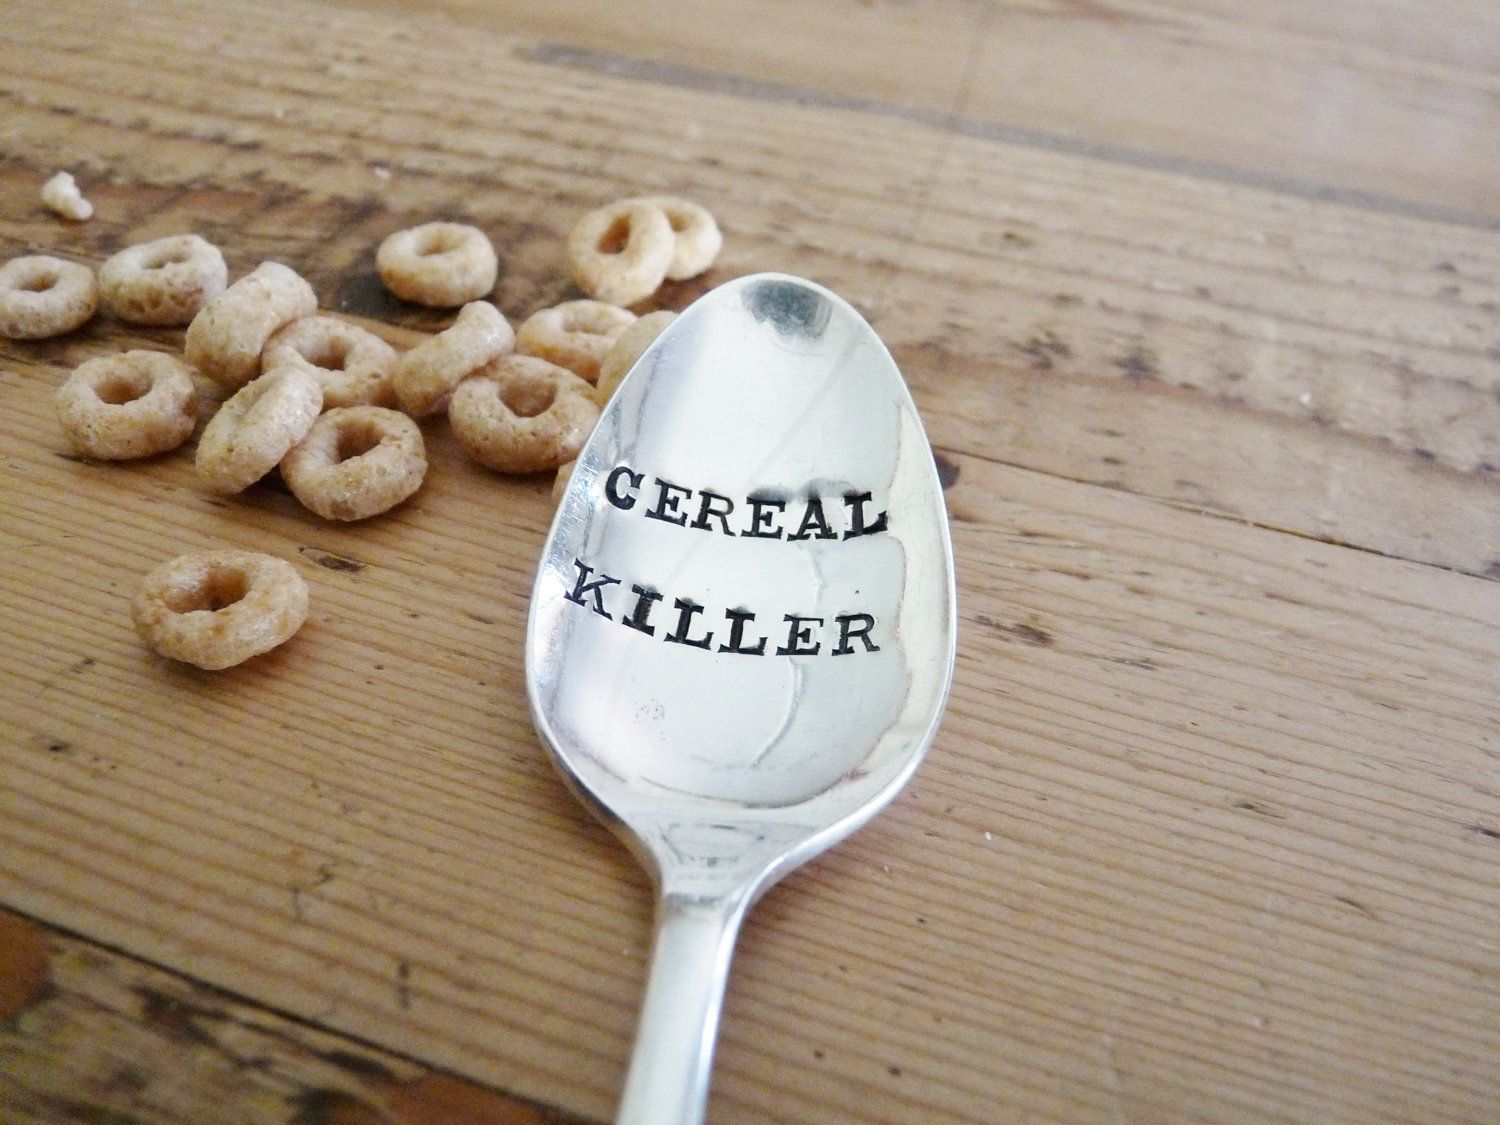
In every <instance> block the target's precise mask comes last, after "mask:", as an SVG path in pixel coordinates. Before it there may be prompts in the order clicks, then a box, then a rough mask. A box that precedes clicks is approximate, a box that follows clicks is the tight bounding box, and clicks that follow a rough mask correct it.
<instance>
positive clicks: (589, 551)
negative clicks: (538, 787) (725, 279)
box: [526, 274, 955, 1125]
mask: <svg viewBox="0 0 1500 1125" xmlns="http://www.w3.org/2000/svg"><path fill="white" fill-rule="evenodd" d="M954 634H955V628H954V591H953V553H952V546H951V544H950V541H949V537H948V521H947V515H946V512H945V511H944V507H943V497H942V492H941V489H940V487H939V485H938V479H937V473H936V471H935V468H934V464H933V458H932V453H931V450H930V448H929V446H928V444H927V439H926V436H925V435H924V434H923V431H922V424H921V422H920V421H919V420H918V418H917V413H916V409H915V408H914V407H913V405H912V401H911V396H910V395H909V394H908V393H907V390H906V385H905V383H903V382H902V379H901V374H900V372H899V371H898V370H897V369H896V365H895V363H894V361H892V359H891V357H890V354H889V353H888V352H887V351H886V349H885V347H884V346H883V345H882V344H881V343H880V340H879V339H878V338H877V337H876V335H875V333H874V332H873V331H872V330H871V328H870V326H869V325H868V324H866V323H865V321H864V320H863V319H862V318H861V317H860V315H859V314H858V313H857V312H855V311H854V309H852V308H851V307H850V306H849V305H848V304H847V303H845V302H844V301H842V300H841V299H839V298H838V297H836V296H834V295H833V294H832V293H830V292H829V291H828V290H826V289H824V288H822V287H820V286H817V285H814V284H812V283H811V282H807V281H803V280H800V279H798V278H794V277H788V276H785V275H778V274H759V275H756V276H754V277H746V278H741V279H739V280H736V281H732V282H730V283H728V284H726V285H723V286H720V287H719V288H717V289H715V290H713V291H712V292H710V293H709V294H708V295H706V296H705V297H703V298H702V299H700V300H699V301H697V302H695V303H694V304H693V305H692V306H691V307H689V308H688V309H687V310H686V311H685V312H684V313H683V314H682V315H681V316H680V317H678V318H677V319H676V320H675V321H673V322H672V323H671V324H670V325H669V326H668V327H667V329H666V331H665V332H664V333H663V334H662V335H661V336H660V337H659V338H658V339H657V340H656V341H655V342H654V343H653V344H652V345H651V347H650V348H649V349H647V351H646V352H645V353H644V354H643V355H642V356H641V358H640V360H639V361H638V362H637V363H636V365H635V367H634V368H632V370H631V372H630V374H629V375H628V376H627V378H626V379H625V381H624V382H623V383H622V384H621V386H620V388H619V390H618V391H617V392H616V394H615V396H614V398H613V399H612V400H611V403H610V405H609V406H608V408H607V409H606V410H605V411H604V414H603V417H602V418H601V419H600V421H599V425H598V427H597V428H596V429H595V431H594V434H593V437H592V438H591V439H590V440H589V442H588V444H587V446H586V447H585V448H584V450H583V453H582V455H581V456H580V457H579V459H578V464H577V467H576V468H575V469H574V471H573V477H572V480H571V482H570V484H569V486H568V489H567V492H566V494H565V495H564V496H563V499H562V503H561V504H560V505H559V508H558V512H557V516H556V518H555V520H554V522H553V525H552V532H551V535H550V536H549V537H548V540H547V545H546V548H545V550H544V551H543V553H542V560H541V566H540V570H539V572H538V574H537V579H536V586H535V589H534V592H533V595H532V601H531V616H530V620H529V621H528V624H527V636H526V683H527V691H528V695H529V698H530V702H531V710H532V716H533V718H534V720H535V722H536V726H537V730H538V731H539V732H540V734H541V736H542V739H543V741H544V742H545V743H546V744H547V747H548V748H549V750H550V751H551V753H552V756H553V758H554V760H555V761H556V762H557V765H558V767H559V768H560V769H561V770H562V773H563V775H564V777H565V778H566V779H567V781H568V782H569V784H570V786H571V787H572V788H573V789H574V791H575V792H576V793H577V794H578V796H579V797H580V799H582V800H583V801H584V803H585V804H587V805H589V806H590V807H591V808H592V809H593V810H594V812H595V813H597V814H598V815H599V816H600V817H601V818H602V819H603V820H604V821H605V822H606V823H607V824H608V825H609V826H610V827H611V828H612V829H614V831H615V832H617V833H618V834H619V835H620V836H621V837H623V838H624V840H625V842H626V843H627V844H629V845H630V847H631V848H632V850H633V851H634V852H635V853H636V855H637V856H638V857H639V859H640V860H641V862H642V863H643V864H644V865H645V866H646V867H647V868H648V869H649V870H650V871H651V873H652V875H653V876H654V877H655V881H656V884H657V888H658V900H657V912H656V940H655V949H654V952H653V956H652V963H651V979H650V982H649V985H648V987H647V991H646V998H645V1003H644V1007H643V1009H642V1012H641V1017H640V1025H639V1028H638V1031H637V1035H636V1045H635V1051H634V1055H633V1056H632V1059H631V1063H630V1071H629V1076H628V1078H627V1079H626V1083H625V1092H624V1095H623V1097H622V1099H621V1102H620V1109H619V1113H618V1116H617V1118H616V1120H617V1121H618V1122H620V1123H622V1125H676V1123H683V1122H698V1121H701V1120H702V1118H703V1112H704V1106H705V1103H706V1101H707V1098H708V1077H709V1069H710V1065H711V1062H712V1057H713V1048H714V1038H715V1033H716V1030H717V1026H718V1019H719V1010H720V1007H721V1005H722V1003H723V996H724V985H725V980H726V977H727V975H728V971H729V959H730V954H731V951H732V948H733V945H734V940H735V934H736V933H737V931H738V929H739V925H740V921H741V919H742V918H743V917H744V914H745V911H746V910H747V909H748V907H749V906H750V904H751V903H752V902H754V901H755V899H756V898H757V897H758V896H759V895H760V894H761V893H762V892H763V891H765V890H766V888H768V887H770V886H771V885H772V884H773V883H775V882H776V881H777V880H778V879H780V878H781V877H782V876H783V875H785V874H787V873H788V872H789V871H791V870H793V869H794V868H795V867H797V866H798V865H800V864H802V863H804V862H805V861H806V860H808V859H810V858H811V857H813V856H814V855H816V854H818V853H819V852H821V851H823V850H824V849H825V848H828V847H830V846H832V845H833V844H835V843H837V842H838V841H839V840H841V839H843V838H844V837H845V836H847V835H848V834H849V833H851V832H853V831H854V830H855V829H856V828H858V827H859V826H860V825H861V824H863V823H864V822H865V821H866V820H868V819H869V818H870V817H871V816H873V815H874V814H875V813H876V812H877V811H878V810H879V809H880V808H881V807H883V806H884V805H885V804H886V802H888V801H889V800H890V799H891V798H892V797H893V796H894V795H895V794H896V792H897V790H899V789H900V788H901V786H902V785H903V784H904V783H905V782H906V779H907V778H908V777H910V776H911V774H912V772H913V771H914V770H915V769H916V767H917V763H918V762H919V761H920V759H921V757H922V755H923V753H924V752H925V751H926V749H927V746H928V744H929V743H930V742H931V741H932V737H933V735H934V734H935V733H936V730H937V724H938V718H939V716H940V714H941V712H942V709H943V704H944V702H945V701H946V698H947V694H948V685H949V683H950V681H951V679H952V675H953V655H954Z"/></svg>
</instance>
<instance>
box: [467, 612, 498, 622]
mask: <svg viewBox="0 0 1500 1125" xmlns="http://www.w3.org/2000/svg"><path fill="white" fill-rule="evenodd" d="M464 616H465V617H467V618H468V619H469V620H470V621H477V622H479V623H480V624H481V625H495V624H498V621H497V620H496V619H495V618H493V617H486V616H485V615H484V614H482V613H472V612H470V611H469V610H464Z"/></svg>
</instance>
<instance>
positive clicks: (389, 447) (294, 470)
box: [281, 406, 427, 520]
mask: <svg viewBox="0 0 1500 1125" xmlns="http://www.w3.org/2000/svg"><path fill="white" fill-rule="evenodd" d="M426 475H427V452H426V449H425V447H424V446H423V444H422V431H421V430H420V429H418V427H417V424H416V423H415V422H413V421H412V420H411V419H410V418H408V417H407V416H406V415H405V414H402V413H401V412H400V411H397V410H386V409H384V408H382V407H379V406H345V407H340V408H339V409H336V410H330V411H329V412H328V413H327V414H324V415H323V416H322V417H321V418H319V419H318V420H317V421H316V422H315V423H313V427H312V429H311V430H309V431H308V434H307V436H306V437H305V438H303V439H302V441H301V442H299V443H298V444H297V445H296V446H295V447H294V448H293V449H292V450H291V451H290V452H289V453H287V455H286V457H285V458H283V460H282V462H281V476H282V478H283V479H284V480H285V481H286V483H287V487H288V488H290V489H291V490H292V495H293V496H295V497H296V498H297V499H298V500H300V501H302V503H303V504H305V505H307V507H308V508H310V509H312V510H313V511H314V512H316V513H317V514H318V515H320V516H322V517H323V518H324V519H328V520H362V519H368V518H369V517H370V516H375V515H379V514H380V513H381V512H384V511H388V510H389V509H391V508H394V507H395V506H396V505H397V504H399V503H401V501H403V500H405V499H406V498H407V497H408V496H410V495H411V494H412V493H414V492H416V491H417V489H418V488H420V487H421V486H422V478H423V477H425V476H426Z"/></svg>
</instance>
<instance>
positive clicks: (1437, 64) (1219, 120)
mask: <svg viewBox="0 0 1500 1125" xmlns="http://www.w3.org/2000/svg"><path fill="white" fill-rule="evenodd" d="M338 2H339V3H340V4H341V5H342V6H344V7H347V8H351V9H355V10H359V11H382V12H394V11H399V10H400V8H401V5H400V4H399V3H397V2H396V0H338ZM433 7H435V8H436V9H438V10H439V11H441V12H443V13H444V14H445V15H447V16H448V17H449V18H451V19H453V20H455V21H458V22H461V23H463V24H466V25H468V26H472V27H476V28H482V29H485V30H488V31H492V32H502V33H521V34H524V35H526V36H532V37H535V38H537V39H539V40H541V41H542V43H543V44H544V46H543V48H542V53H543V54H545V55H547V56H548V57H551V58H555V59H557V60H559V61H567V62H569V63H571V64H572V65H576V66H579V67H581V68H586V69H595V70H603V71H608V72H614V73H637V74H640V75H642V76H643V77H650V78H652V79H654V80H657V81H662V80H666V81H675V82H685V83H689V84H693V85H698V86H704V87H717V88H720V89H731V88H732V89H739V90H746V89H751V88H754V89H758V90H759V91H761V92H762V93H763V94H766V93H770V94H778V95H779V96H782V97H786V98H788V99H796V100H799V101H803V102H812V103H822V104H828V105H843V106H848V105H864V104H867V103H879V104H880V105H881V106H883V107H886V108H887V109H890V110H894V111H896V112H899V113H902V114H904V115H907V116H911V117H917V118H920V119H924V120H927V121H929V122H931V121H937V120H946V121H948V122H949V123H950V124H953V125H956V126H958V127H961V128H966V129H969V130H971V131H977V132H985V133H989V134H991V135H995V136H1003V137H1006V138H1008V139H1011V140H1017V141H1022V142H1024V143H1027V144H1030V145H1034V146H1039V147H1044V148H1051V149H1055V150H1060V151H1066V152H1070V153H1073V154H1075V155H1076V154H1085V153H1092V154H1096V155H1107V156H1108V157H1110V158H1111V159H1113V160H1116V161H1121V162H1125V163H1132V164H1138V165H1142V166H1147V167H1155V168H1159V169H1161V168H1165V169H1170V170H1174V171H1179V172H1188V173H1191V174H1194V175H1197V176H1202V177H1207V178H1211V179H1219V180H1224V181H1227V182H1231V183H1238V184H1255V185H1260V186H1267V187H1273V188H1275V189H1277V190H1280V191H1283V192H1290V193H1294V194H1300V195H1304V196H1309V197H1317V198H1328V197H1332V198H1338V199H1343V200H1346V201H1358V202H1361V203H1363V204H1366V205H1370V206H1376V207H1380V208H1385V209H1391V210H1396V211H1401V212H1406V213H1413V214H1420V215H1427V216H1429V217H1447V218H1450V219H1456V220H1460V221H1467V222H1473V223H1477V224H1481V225H1487V226H1489V227H1490V228H1491V229H1493V228H1494V227H1495V225H1496V224H1497V222H1500V195H1497V193H1496V190H1495V185H1496V184H1497V183H1500V148H1497V146H1496V145H1495V144H1494V143H1493V138H1494V136H1495V134H1496V131H1497V130H1500V101H1497V99H1496V96H1495V95H1496V93H1497V92H1500V79H1497V73H1500V71H1497V65H1500V18H1497V17H1496V13H1495V10H1494V8H1493V7H1492V6H1491V5H1488V4H1485V3H1482V2H1481V0H1441V2H1435V3H1420V4H1419V3H1411V2H1409V0H1396V2H1391V3H1383V4H1379V5H1375V6H1372V5H1370V4H1368V3H1362V2H1361V0H1324V2H1322V3H1318V4H1306V3H1302V2H1300V0H1273V2H1270V3H1257V4H1243V3H1234V2H1232V0H994V2H992V0H924V2H922V3H897V2H892V0H811V2H809V0H772V2H770V3H763V2H752V0H720V2H717V3H714V4H711V5H691V6H687V7H685V8H684V9H682V10H675V9H674V10H673V11H672V13H671V15H670V16H668V15H666V14H665V13H664V12H663V11H662V9H661V8H660V6H659V5H656V4H653V3H651V2H650V0H608V2H602V0H588V2H584V3H572V4H526V3H517V2H514V0H439V3H437V4H436V5H433ZM830 44H840V47H839V48H832V47H830ZM849 44H855V45H857V47H856V48H855V49H848V48H847V47H846V46H845V45H849Z"/></svg>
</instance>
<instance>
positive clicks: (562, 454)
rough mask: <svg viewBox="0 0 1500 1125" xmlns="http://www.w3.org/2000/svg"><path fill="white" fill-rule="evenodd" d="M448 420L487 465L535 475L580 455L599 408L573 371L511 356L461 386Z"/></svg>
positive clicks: (480, 372) (458, 435)
mask: <svg viewBox="0 0 1500 1125" xmlns="http://www.w3.org/2000/svg"><path fill="white" fill-rule="evenodd" d="M448 420H449V421H450V422H451V423H452V425H453V434H454V436H455V437H457V438H458V440H459V442H460V444H462V445H463V447H464V448H465V449H467V450H468V451H469V453H470V455H471V456H473V458H474V459H475V460H476V461H478V462H479V463H480V464H481V465H485V466H487V467H489V468H491V469H497V470H499V471H500V472H502V473H534V472H538V471H540V470H542V469H555V468H557V467H558V466H559V465H561V464H563V463H564V462H566V461H571V460H572V459H573V458H575V457H577V456H578V451H579V449H581V448H582V447H583V443H584V442H585V441H586V440H588V436H589V433H590V431H592V430H593V428H594V423H595V422H597V421H598V420H599V407H598V406H597V405H596V404H595V402H594V400H593V397H592V395H591V393H590V387H589V385H588V384H587V383H585V382H584V381H583V380H582V379H580V378H579V377H578V376H577V375H574V374H573V373H572V372H571V371H567V370H564V369H563V368H561V367H558V366H557V365H555V364H552V363H548V362H547V361H546V360H544V359H537V358H536V357H535V356H527V355H510V356H505V357H503V358H501V359H497V360H494V361H492V362H490V363H487V364H485V366H484V367H482V368H480V370H479V371H478V373H476V374H475V375H473V376H472V377H471V378H468V379H465V380H464V381H463V382H462V383H460V384H459V385H458V389H457V390H456V391H454V392H453V399H452V401H450V402H449V403H448Z"/></svg>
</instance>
